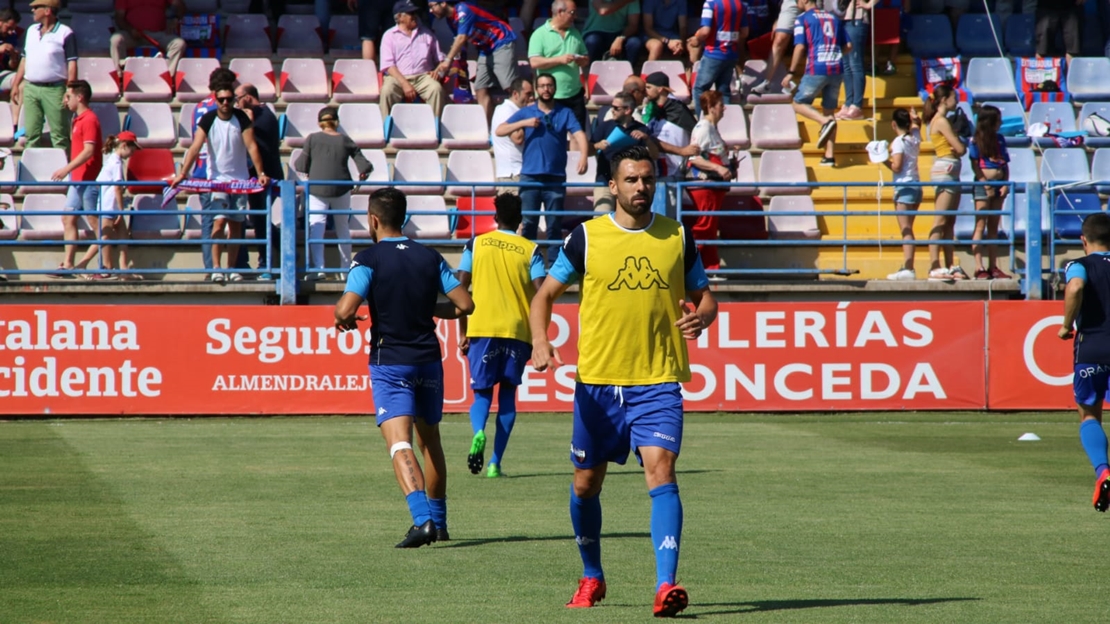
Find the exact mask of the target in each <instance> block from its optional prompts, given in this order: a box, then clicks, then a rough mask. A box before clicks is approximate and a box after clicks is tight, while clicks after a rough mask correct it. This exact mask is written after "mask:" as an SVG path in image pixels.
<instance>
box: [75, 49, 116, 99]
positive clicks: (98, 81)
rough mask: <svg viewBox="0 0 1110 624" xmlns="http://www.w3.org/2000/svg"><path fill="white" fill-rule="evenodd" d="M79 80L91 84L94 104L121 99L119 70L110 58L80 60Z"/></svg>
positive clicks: (78, 68) (84, 57) (78, 64)
mask: <svg viewBox="0 0 1110 624" xmlns="http://www.w3.org/2000/svg"><path fill="white" fill-rule="evenodd" d="M77 79H78V80H84V81H86V82H88V83H89V87H90V88H91V89H92V101H94V102H115V101H116V100H118V99H119V68H118V67H116V64H115V63H113V62H112V59H110V58H103V57H95V56H82V57H80V58H78V59H77Z"/></svg>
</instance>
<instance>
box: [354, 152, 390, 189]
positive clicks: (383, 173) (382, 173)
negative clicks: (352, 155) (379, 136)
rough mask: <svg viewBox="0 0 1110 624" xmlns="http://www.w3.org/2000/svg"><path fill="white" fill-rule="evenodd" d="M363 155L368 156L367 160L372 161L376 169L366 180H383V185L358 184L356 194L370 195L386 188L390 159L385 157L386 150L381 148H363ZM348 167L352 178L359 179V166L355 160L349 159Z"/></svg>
mask: <svg viewBox="0 0 1110 624" xmlns="http://www.w3.org/2000/svg"><path fill="white" fill-rule="evenodd" d="M362 155H363V156H365V157H366V160H369V161H370V164H371V165H374V170H373V171H371V172H370V175H369V176H367V177H366V181H367V182H381V185H373V186H371V185H366V186H356V187H355V190H354V193H355V194H356V195H359V194H366V195H369V194H370V193H373V192H374V191H376V190H378V189H380V188H385V186H386V185H387V184H389V179H390V178H389V161H387V160H386V158H385V152H383V151H382V150H380V149H364V150H362ZM347 169H348V170H349V171H350V172H351V179H352V180H357V179H358V167H356V166H355V162H354V161H353V160H348V161H347Z"/></svg>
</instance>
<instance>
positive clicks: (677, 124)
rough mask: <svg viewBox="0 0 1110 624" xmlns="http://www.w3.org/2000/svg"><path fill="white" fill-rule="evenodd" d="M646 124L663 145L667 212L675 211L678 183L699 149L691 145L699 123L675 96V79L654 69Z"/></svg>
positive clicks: (647, 90) (660, 162) (647, 87)
mask: <svg viewBox="0 0 1110 624" xmlns="http://www.w3.org/2000/svg"><path fill="white" fill-rule="evenodd" d="M644 90H645V93H646V94H647V100H646V103H645V104H644V117H643V120H644V123H645V124H646V125H647V126H648V128H649V129H650V130H651V136H652V137H653V138H654V139H655V141H656V142H657V143H658V144H659V151H660V152H661V154H660V156H659V159H658V166H657V167H656V170H657V171H658V174H659V181H660V182H666V183H669V184H667V197H666V199H667V211H668V214H675V210H676V209H677V207H678V193H677V191H676V189H675V186H674V184H673V183H674V182H678V181H680V180H682V172H683V171H684V169H685V168H684V161H685V160H686V158H687V157H688V156H693V155H694V154H696V153H697V152H698V150H697V148H696V147H694V146H692V145H690V133H691V132H692V131H693V130H694V126H695V125H697V121H696V120H695V119H694V115H693V114H691V113H690V107H688V106H686V105H685V104H683V103H682V102H681V101H680V100H678V99H677V98H675V97H673V96H672V95H671V79H670V77H669V76H667V74H664V73H663V72H652V73H651V74H650V75H649V76H648V77H647V82H646V85H645V87H644Z"/></svg>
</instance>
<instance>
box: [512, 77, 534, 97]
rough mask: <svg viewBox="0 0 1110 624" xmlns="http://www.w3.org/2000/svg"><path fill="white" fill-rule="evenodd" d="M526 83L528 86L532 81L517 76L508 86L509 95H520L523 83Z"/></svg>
mask: <svg viewBox="0 0 1110 624" xmlns="http://www.w3.org/2000/svg"><path fill="white" fill-rule="evenodd" d="M526 82H527V83H528V84H532V80H531V79H530V78H527V77H524V76H519V77H517V78H515V79H514V80H513V82H512V84H510V85H509V93H520V92H521V91H523V90H524V83H526Z"/></svg>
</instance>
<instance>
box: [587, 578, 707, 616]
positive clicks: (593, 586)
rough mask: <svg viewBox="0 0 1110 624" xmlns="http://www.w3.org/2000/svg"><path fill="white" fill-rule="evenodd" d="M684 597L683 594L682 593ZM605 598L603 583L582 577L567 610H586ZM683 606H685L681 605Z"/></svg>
mask: <svg viewBox="0 0 1110 624" xmlns="http://www.w3.org/2000/svg"><path fill="white" fill-rule="evenodd" d="M683 595H685V592H683ZM604 598H605V581H599V580H597V579H595V578H593V577H591V576H583V577H582V580H580V581H578V591H576V592H574V596H573V597H572V598H571V599H570V602H568V603H567V608H568V609H588V608H589V607H592V606H594V605H595V604H597V603H598V602H601V600H602V599H604ZM683 606H685V605H683Z"/></svg>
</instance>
